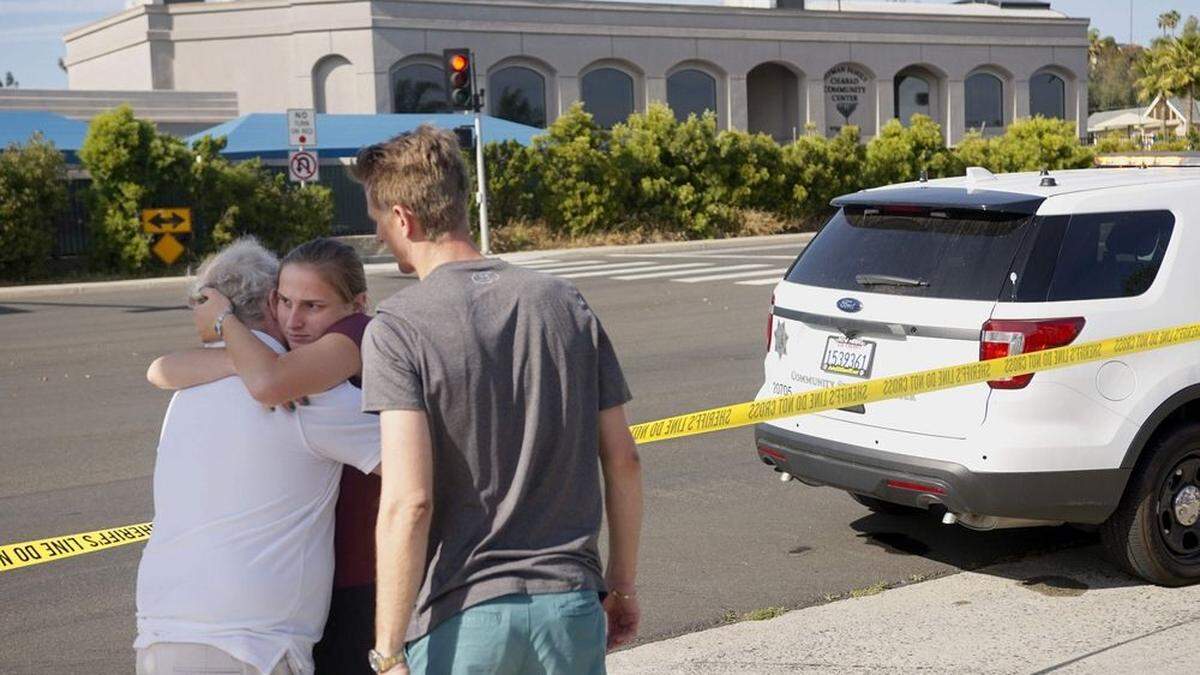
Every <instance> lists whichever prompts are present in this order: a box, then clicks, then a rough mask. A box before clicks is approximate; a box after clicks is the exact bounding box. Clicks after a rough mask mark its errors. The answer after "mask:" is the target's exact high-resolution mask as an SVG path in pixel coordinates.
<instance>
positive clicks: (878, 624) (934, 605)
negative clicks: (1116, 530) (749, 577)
mask: <svg viewBox="0 0 1200 675" xmlns="http://www.w3.org/2000/svg"><path fill="white" fill-rule="evenodd" d="M642 609H643V611H652V610H653V608H645V607H644V608H642ZM1197 629H1200V586H1192V587H1190V588H1160V587H1156V586H1150V585H1147V584H1145V583H1144V582H1141V581H1140V580H1137V579H1133V578H1131V577H1128V576H1126V575H1124V574H1122V573H1120V572H1118V571H1116V569H1115V568H1113V567H1111V566H1110V565H1108V564H1107V563H1106V562H1104V561H1103V560H1102V559H1101V558H1100V550H1099V548H1098V547H1089V548H1083V549H1073V550H1068V551H1062V552H1058V553H1053V554H1050V555H1046V556H1039V557H1034V558H1029V559H1026V560H1022V561H1019V562H1013V563H1006V564H1001V565H995V566H992V567H988V568H985V569H982V570H979V571H976V572H963V573H961V574H955V575H953V576H949V577H943V578H940V579H935V580H933V581H927V582H924V583H918V584H912V585H908V586H904V587H901V588H897V589H894V590H889V591H884V592H882V593H879V594H878V595H871V596H869V597H860V598H856V599H849V600H841V601H837V602H832V603H829V604H825V605H819V606H816V607H809V608H806V609H801V610H796V611H792V612H788V613H787V614H784V615H783V616H780V617H779V618H776V619H771V620H768V621H744V622H742V623H736V624H731V625H728V626H722V627H720V628H714V629H711V630H706V631H701V632H698V633H692V634H690V635H684V636H681V637H677V638H673V639H670V640H664V641H662V642H655V643H651V644H648V645H643V646H640V647H636V648H634V649H630V650H626V651H622V652H619V653H616V654H613V655H611V656H610V657H609V659H608V670H609V672H610V673H613V675H628V674H635V673H636V674H642V673H646V674H648V673H781V672H801V671H803V672H806V673H808V672H812V673H864V672H881V673H910V672H953V673H1020V672H1023V673H1042V672H1049V671H1051V670H1052V671H1054V672H1060V671H1061V672H1071V673H1115V672H1153V673H1180V674H1183V673H1193V672H1195V668H1196V665H1195V657H1194V653H1193V652H1194V650H1193V649H1191V648H1189V647H1188V646H1187V645H1193V646H1194V644H1195V641H1194V635H1195V632H1196V630H1197Z"/></svg>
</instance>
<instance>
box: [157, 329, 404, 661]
mask: <svg viewBox="0 0 1200 675" xmlns="http://www.w3.org/2000/svg"><path fill="white" fill-rule="evenodd" d="M255 334H256V335H257V336H258V337H259V338H260V339H261V340H262V341H263V342H265V343H266V344H267V345H269V346H270V347H271V348H272V349H274V350H275V351H276V352H283V351H284V349H283V347H282V346H281V345H280V344H279V343H278V342H276V341H275V340H273V339H272V338H270V337H269V336H267V335H266V334H263V333H259V332H257V331H255ZM309 402H310V404H309V405H307V406H303V407H300V408H299V409H298V410H297V411H296V412H294V413H289V412H285V411H282V410H276V411H275V412H269V411H267V409H266V408H264V407H263V406H262V404H260V403H258V402H257V401H255V400H254V398H253V397H251V396H250V392H249V391H247V389H246V386H245V384H243V382H242V380H241V378H239V377H229V378H225V379H223V380H219V381H217V382H213V383H210V384H206V385H201V386H198V387H192V388H190V389H185V390H182V391H179V392H176V394H175V396H174V397H173V398H172V399H171V404H170V406H169V407H168V408H167V414H166V417H165V419H164V420H163V428H162V435H161V437H160V438H159V443H158V460H157V463H156V464H155V467H154V534H153V535H152V536H151V537H150V541H149V543H148V544H147V545H146V548H145V551H144V552H143V553H142V562H141V564H140V565H139V567H138V581H137V626H138V636H137V640H136V641H135V642H134V645H133V646H134V647H135V648H143V647H148V646H150V645H152V644H154V643H157V642H191V643H199V644H206V645H211V646H213V647H217V648H218V649H221V650H224V651H225V652H227V653H229V654H230V655H232V656H233V657H235V658H237V659H239V660H241V661H244V662H246V663H249V664H251V665H253V666H254V667H255V668H257V669H258V670H260V671H262V672H264V673H269V672H271V670H272V669H273V668H274V667H275V665H276V664H277V663H278V662H279V659H281V658H283V657H285V656H286V657H287V659H288V662H289V664H291V665H292V668H293V669H295V670H298V671H299V672H300V673H311V672H313V668H314V666H313V659H312V646H313V644H314V643H315V642H316V641H317V640H318V639H320V637H321V632H322V630H323V628H324V625H325V617H326V615H327V613H328V611H329V598H330V593H331V588H332V584H333V522H334V520H333V515H334V504H335V503H336V502H337V496H338V484H339V481H340V477H341V471H342V465H343V464H348V465H350V466H353V467H355V468H356V469H358V470H359V471H362V472H364V473H368V472H371V471H373V470H375V468H376V467H377V466H378V465H379V452H380V451H379V418H378V417H376V416H374V415H368V414H364V413H362V412H361V406H362V393H361V392H360V391H359V390H358V389H357V388H355V387H353V386H351V385H349V384H347V383H342V384H340V385H338V386H337V387H334V388H333V389H330V390H329V391H327V392H325V393H322V394H317V395H313V396H309ZM363 658H366V655H365V654H364V656H363Z"/></svg>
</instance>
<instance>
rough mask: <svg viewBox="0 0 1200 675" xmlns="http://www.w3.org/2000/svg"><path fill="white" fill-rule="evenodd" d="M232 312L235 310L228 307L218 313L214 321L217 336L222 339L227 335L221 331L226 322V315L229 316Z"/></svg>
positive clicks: (214, 330)
mask: <svg viewBox="0 0 1200 675" xmlns="http://www.w3.org/2000/svg"><path fill="white" fill-rule="evenodd" d="M230 314H233V310H232V309H227V310H225V311H224V312H221V313H220V314H218V315H217V318H216V320H215V321H213V332H214V333H216V334H217V337H219V338H221V339H222V340H224V339H225V335H224V334H223V333H222V332H221V327H222V326H223V325H224V324H225V317H227V316H229V315H230Z"/></svg>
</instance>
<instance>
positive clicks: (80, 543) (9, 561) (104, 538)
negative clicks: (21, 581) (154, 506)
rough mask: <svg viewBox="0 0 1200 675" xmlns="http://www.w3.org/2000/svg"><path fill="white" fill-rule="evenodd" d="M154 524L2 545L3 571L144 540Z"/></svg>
mask: <svg viewBox="0 0 1200 675" xmlns="http://www.w3.org/2000/svg"><path fill="white" fill-rule="evenodd" d="M153 527H154V526H153V524H152V523H138V524H136V525H126V526H124V527H110V528H107V529H104V530H96V531H95V532H83V533H80V534H68V535H63V536H61V537H51V538H50V539H38V540H36V541H23V542H21V543H19V544H4V545H0V572H7V571H9V570H15V569H19V568H21V567H29V566H31V565H40V564H42V563H48V562H53V561H55V560H61V559H63V558H71V557H74V556H77V555H83V554H84V553H95V552H96V551H103V550H104V549H106V548H113V547H115V546H124V545H125V544H132V543H134V542H139V541H145V540H147V539H149V538H150V531H151V529H153Z"/></svg>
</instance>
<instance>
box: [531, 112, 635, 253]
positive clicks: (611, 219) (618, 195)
mask: <svg viewBox="0 0 1200 675" xmlns="http://www.w3.org/2000/svg"><path fill="white" fill-rule="evenodd" d="M610 141H611V134H610V133H609V132H607V131H604V130H603V129H601V128H600V127H599V126H597V125H596V123H595V121H594V120H593V119H592V116H591V114H590V113H587V112H585V111H584V109H583V106H582V104H579V103H576V104H575V105H572V106H571V109H570V110H568V111H567V113H566V114H564V115H562V116H561V117H559V118H558V119H557V120H555V121H554V124H551V125H550V127H549V128H548V129H546V134H545V135H543V136H538V137H536V138H534V140H533V148H534V152H535V153H537V155H538V158H537V163H538V166H539V167H540V168H541V171H540V173H541V180H542V185H541V189H540V191H539V193H540V194H539V197H540V201H541V203H540V205H539V207H538V208H539V209H540V211H541V213H542V217H543V219H544V220H545V221H546V224H547V225H549V226H550V228H551V229H552V230H554V231H556V232H562V233H566V234H571V235H581V234H587V233H591V232H597V231H601V230H609V229H613V228H614V227H616V226H617V225H618V224H619V223H620V222H621V221H622V219H623V218H624V216H625V215H626V214H625V208H624V205H625V204H626V203H627V202H628V199H629V193H630V184H629V181H628V180H627V178H626V177H624V176H620V175H619V174H617V172H616V171H614V169H613V163H612V156H611V154H610V153H609V144H610Z"/></svg>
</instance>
